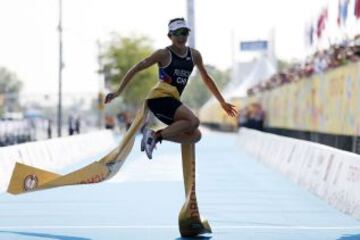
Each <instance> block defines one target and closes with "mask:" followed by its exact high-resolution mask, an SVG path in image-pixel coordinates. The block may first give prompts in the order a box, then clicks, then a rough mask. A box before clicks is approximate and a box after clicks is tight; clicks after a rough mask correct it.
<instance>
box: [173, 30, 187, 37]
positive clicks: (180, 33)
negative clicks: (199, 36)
mask: <svg viewBox="0 0 360 240" xmlns="http://www.w3.org/2000/svg"><path fill="white" fill-rule="evenodd" d="M171 35H173V36H175V37H178V36H185V37H186V36H188V35H189V29H187V28H179V29H176V30H175V31H171Z"/></svg>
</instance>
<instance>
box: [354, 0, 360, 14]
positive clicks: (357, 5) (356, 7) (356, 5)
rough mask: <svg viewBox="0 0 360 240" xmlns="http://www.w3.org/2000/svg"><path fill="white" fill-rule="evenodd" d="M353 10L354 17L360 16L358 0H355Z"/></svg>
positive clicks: (359, 2) (359, 0)
mask: <svg viewBox="0 0 360 240" xmlns="http://www.w3.org/2000/svg"><path fill="white" fill-rule="evenodd" d="M355 1H356V2H355V11H354V14H355V17H356V18H360V0H355Z"/></svg>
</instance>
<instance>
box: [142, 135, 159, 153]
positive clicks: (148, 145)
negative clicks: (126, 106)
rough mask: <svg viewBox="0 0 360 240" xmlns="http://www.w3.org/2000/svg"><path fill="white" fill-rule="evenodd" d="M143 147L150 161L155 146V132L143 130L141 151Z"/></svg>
mask: <svg viewBox="0 0 360 240" xmlns="http://www.w3.org/2000/svg"><path fill="white" fill-rule="evenodd" d="M143 146H144V149H145V152H146V155H147V157H148V158H149V159H152V152H153V150H154V148H155V146H156V139H155V131H153V130H151V129H145V130H144V134H143V139H142V140H141V149H142V148H143Z"/></svg>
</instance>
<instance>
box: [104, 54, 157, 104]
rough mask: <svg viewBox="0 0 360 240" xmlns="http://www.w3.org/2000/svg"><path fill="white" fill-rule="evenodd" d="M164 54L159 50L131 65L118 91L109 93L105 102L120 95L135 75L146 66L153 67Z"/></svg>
mask: <svg viewBox="0 0 360 240" xmlns="http://www.w3.org/2000/svg"><path fill="white" fill-rule="evenodd" d="M161 56H162V50H157V51H155V52H154V53H153V54H151V55H150V56H149V57H147V58H145V59H143V60H142V61H140V62H138V63H137V64H135V65H134V66H133V67H131V68H130V69H129V70H128V71H127V72H126V74H125V76H124V77H123V79H122V80H121V81H120V86H119V88H118V90H117V91H115V92H113V93H109V94H107V95H106V98H105V103H109V102H111V101H112V100H113V99H114V98H116V97H118V96H119V95H120V94H121V93H122V92H123V90H124V89H125V87H126V86H127V84H128V83H129V82H130V81H131V79H133V77H134V76H135V75H136V74H137V73H138V72H140V71H141V70H144V69H146V68H149V67H151V66H152V65H154V64H155V63H158V62H159V61H160V59H161Z"/></svg>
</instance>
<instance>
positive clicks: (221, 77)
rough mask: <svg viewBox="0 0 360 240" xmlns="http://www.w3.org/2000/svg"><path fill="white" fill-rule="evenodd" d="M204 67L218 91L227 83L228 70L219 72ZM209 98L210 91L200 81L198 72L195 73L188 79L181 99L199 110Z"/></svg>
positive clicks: (209, 67)
mask: <svg viewBox="0 0 360 240" xmlns="http://www.w3.org/2000/svg"><path fill="white" fill-rule="evenodd" d="M205 67H206V69H207V71H208V73H209V74H210V75H211V76H212V78H213V79H214V81H215V83H216V85H217V86H218V88H219V89H220V90H221V89H222V88H223V87H224V86H225V85H226V84H227V83H228V82H229V80H230V71H229V70H226V71H221V70H219V69H217V68H216V67H214V66H211V65H206V66H205ZM210 96H211V93H210V90H209V89H208V88H207V87H206V86H205V84H204V82H203V81H202V79H201V76H200V73H199V71H196V72H195V75H194V76H193V77H191V78H190V80H189V83H188V86H187V87H186V89H185V91H184V94H183V98H182V99H183V101H184V103H185V104H187V105H188V106H189V107H191V108H193V109H199V108H200V107H201V106H202V105H204V104H205V103H206V102H207V101H208V100H209V98H210Z"/></svg>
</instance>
